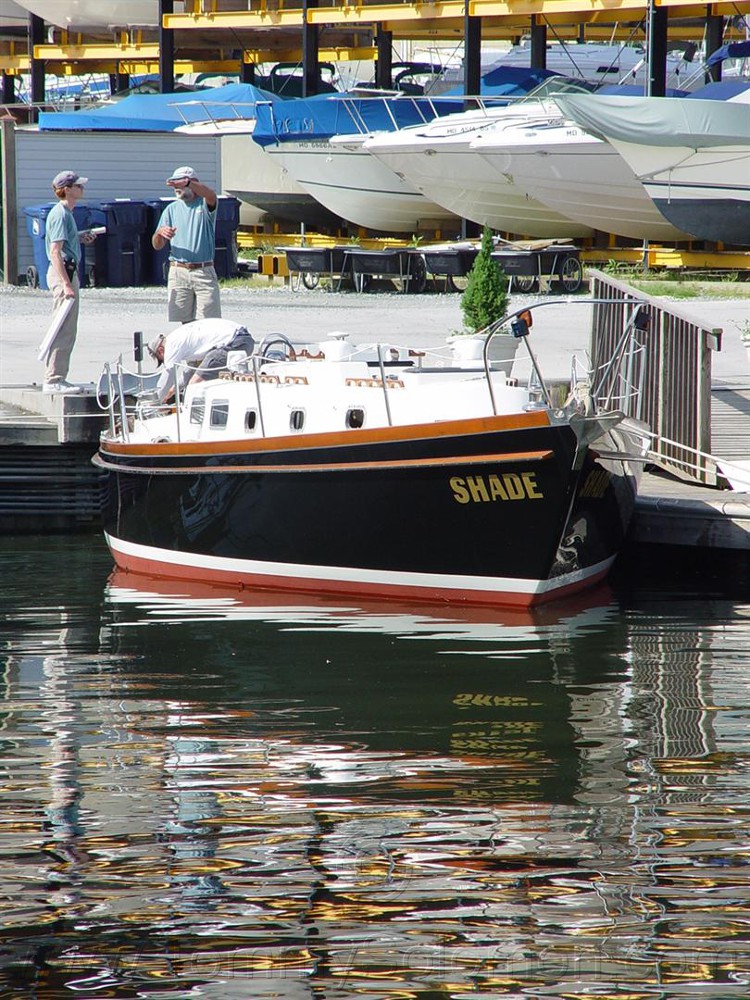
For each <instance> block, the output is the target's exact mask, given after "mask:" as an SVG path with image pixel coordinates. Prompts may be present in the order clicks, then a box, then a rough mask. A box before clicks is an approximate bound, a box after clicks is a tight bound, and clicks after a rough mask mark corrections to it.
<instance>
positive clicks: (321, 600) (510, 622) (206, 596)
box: [107, 569, 616, 641]
mask: <svg viewBox="0 0 750 1000" xmlns="http://www.w3.org/2000/svg"><path fill="white" fill-rule="evenodd" d="M107 599H108V601H109V602H110V603H111V604H114V605H126V604H137V605H138V606H140V607H142V608H146V609H148V614H149V615H151V616H155V617H157V618H158V617H166V616H170V617H173V616H175V615H179V614H180V613H182V614H184V615H185V618H186V620H189V619H191V618H194V616H195V615H196V614H203V615H209V616H211V617H215V618H216V619H217V620H219V619H226V620H229V619H232V620H243V621H246V620H253V621H268V622H279V621H283V622H285V623H286V624H288V625H289V626H290V627H291V626H293V625H295V624H296V625H298V626H299V627H301V628H304V627H306V626H310V625H312V624H315V625H317V626H321V627H325V626H329V627H330V628H331V629H336V628H339V627H342V626H343V627H344V628H346V629H347V630H349V631H351V630H356V631H357V632H380V633H382V634H384V635H396V636H397V635H401V636H404V637H412V638H415V637H418V636H420V635H422V636H424V637H425V638H429V639H435V638H438V637H440V638H445V637H447V636H448V635H450V636H452V637H453V638H457V639H458V638H473V639H479V640H482V641H484V640H486V639H487V638H490V637H492V636H495V637H497V636H498V635H501V634H502V635H503V636H506V637H507V636H509V635H510V634H511V633H513V634H515V635H518V636H521V635H524V636H527V637H528V638H532V637H536V638H540V637H541V636H542V635H544V634H545V632H546V631H547V630H549V629H554V628H555V627H556V626H562V627H564V629H565V634H566V635H568V636H572V635H574V634H575V633H576V632H578V631H579V630H580V629H583V628H588V627H590V626H595V625H597V624H601V623H603V622H606V621H607V620H608V618H609V616H610V615H611V614H612V613H613V611H614V610H615V607H616V606H615V605H614V604H613V598H612V593H611V591H610V589H609V587H608V586H607V585H606V584H601V586H599V587H596V588H592V589H590V590H587V591H585V592H583V593H579V594H576V595H574V596H573V597H571V598H569V599H568V600H566V601H565V602H564V603H557V602H552V603H549V604H544V605H542V606H541V607H538V608H490V607H487V606H486V605H477V604H451V605H446V604H445V603H442V602H441V603H438V604H431V603H430V602H428V601H425V602H423V603H420V605H419V608H418V609H415V608H414V607H413V605H411V604H410V603H404V604H402V603H400V602H398V601H377V600H375V599H368V600H364V601H363V600H361V599H360V600H357V601H346V600H344V601H342V600H341V599H337V598H335V597H324V596H322V595H321V594H317V593H313V594H306V595H305V596H304V597H301V596H300V595H298V594H290V593H289V591H286V590H274V589H272V588H268V589H263V590H261V589H258V590H252V591H250V590H246V589H244V588H240V587H233V588H230V587H222V586H219V585H215V584H211V583H203V582H201V581H197V580H170V579H166V578H164V577H158V576H149V575H148V574H145V573H134V572H128V571H125V570H121V569H114V570H113V571H112V574H111V576H110V578H109V582H108V587H107Z"/></svg>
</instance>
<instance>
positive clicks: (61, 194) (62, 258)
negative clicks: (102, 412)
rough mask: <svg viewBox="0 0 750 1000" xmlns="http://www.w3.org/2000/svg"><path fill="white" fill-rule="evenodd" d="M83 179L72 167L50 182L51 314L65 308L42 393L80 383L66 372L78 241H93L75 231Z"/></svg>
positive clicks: (74, 324)
mask: <svg viewBox="0 0 750 1000" xmlns="http://www.w3.org/2000/svg"><path fill="white" fill-rule="evenodd" d="M87 181H88V178H87V177H81V175H80V174H78V173H76V171H75V170H61V171H60V173H59V174H56V175H55V177H54V179H53V181H52V190H53V191H54V192H55V195H56V196H57V203H56V204H55V205H54V207H53V208H52V209H50V212H49V214H48V215H47V220H46V227H45V233H44V245H45V249H46V250H47V257H48V258H49V270H48V271H47V287H48V288H49V290H50V291H51V292H52V305H53V310H54V313H55V315H57V314H58V313H59V312H60V310H62V309H66V310H67V315H66V316H65V318H64V319H63V321H62V324H61V325H60V329H59V330H58V332H57V334H56V336H55V338H54V340H53V341H52V344H51V345H50V347H49V350H48V352H47V356H46V359H45V362H46V363H45V372H44V386H43V392H53V393H64V394H68V393H73V392H81V386H79V385H73V384H71V383H70V382H68V381H67V375H68V371H69V369H70V356H71V354H72V353H73V346H74V345H75V342H76V335H77V333H78V305H79V298H80V292H81V283H80V279H79V274H78V272H79V268H80V265H81V243H93V242H94V240H95V239H96V237H95V236H94V234H93V233H91V232H89V231H85V232H83V233H81V232H79V231H78V226H77V225H76V220H75V219H74V218H73V209H74V208H75V207H76V205H77V204H78V202H79V201H80V200H81V198H83V194H84V186H85V185H86V183H87Z"/></svg>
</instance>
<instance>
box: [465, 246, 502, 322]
mask: <svg viewBox="0 0 750 1000" xmlns="http://www.w3.org/2000/svg"><path fill="white" fill-rule="evenodd" d="M492 250H493V246H492V232H491V231H490V229H489V227H488V226H485V227H484V232H483V233H482V249H481V250H480V251H479V253H478V254H477V257H476V260H475V261H474V264H473V266H472V269H471V271H470V272H469V281H468V284H467V285H466V291H465V292H464V294H463V296H462V297H461V309H462V310H463V314H464V324H465V325H466V326H467V327H468V329H469V330H471V331H472V332H475V331H478V330H484V329H485V327H488V326H489V325H490V324H491V323H495V322H497V320H499V319H502V317H503V316H504V315H505V313H506V312H507V309H508V284H509V282H508V276H507V274H506V273H505V271H503V269H502V268H501V267H499V266H498V264H496V263H495V261H494V260H493V259H492V256H491V254H492Z"/></svg>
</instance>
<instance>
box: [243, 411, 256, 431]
mask: <svg viewBox="0 0 750 1000" xmlns="http://www.w3.org/2000/svg"><path fill="white" fill-rule="evenodd" d="M257 422H258V414H257V413H256V412H255V410H248V411H247V412H246V413H245V430H246V431H247V433H248V434H250V433H252V431H254V430H255V425H256V423H257Z"/></svg>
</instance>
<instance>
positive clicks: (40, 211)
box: [24, 201, 106, 291]
mask: <svg viewBox="0 0 750 1000" xmlns="http://www.w3.org/2000/svg"><path fill="white" fill-rule="evenodd" d="M54 207H55V202H54V201H50V202H45V204H43V205H29V206H27V207H26V208H24V214H25V216H26V229H27V231H28V234H29V236H30V237H31V242H32V246H33V250H34V263H33V264H30V265H29V266H28V267H27V268H26V284H27V285H28V286H29V287H30V288H43V289H45V291H46V290H47V289H48V288H49V285H48V284H47V270H48V268H49V257H48V256H47V246H46V243H45V237H46V234H47V216H48V215H49V213H50V212H51V211H52V209H53V208H54ZM73 218H74V219H75V221H76V225H77V226H78V228H79V230H81V229H91V228H92V227H93V226H103V225H105V224H106V223H105V221H104V215H103V214H102V213H101V212H100V211H98V209H97V208H96V206H95V205H76V207H75V208H74V209H73ZM99 239H101V237H99ZM97 242H99V240H97ZM86 250H87V248H86V247H85V246H84V245H83V244H82V245H81V269H80V275H79V277H80V279H81V285H82V286H83V287H85V286H86V285H87V284H95V283H101V282H95V281H94V273H93V272H94V269H95V267H96V264H95V259H94V255H95V251H96V244H94V245H93V246H91V247H89V248H88V250H89V254H88V258H87V256H86Z"/></svg>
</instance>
